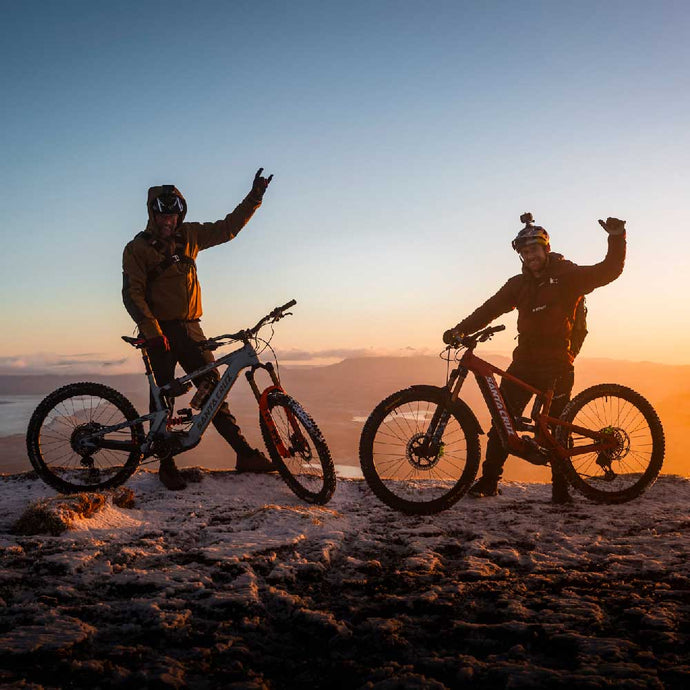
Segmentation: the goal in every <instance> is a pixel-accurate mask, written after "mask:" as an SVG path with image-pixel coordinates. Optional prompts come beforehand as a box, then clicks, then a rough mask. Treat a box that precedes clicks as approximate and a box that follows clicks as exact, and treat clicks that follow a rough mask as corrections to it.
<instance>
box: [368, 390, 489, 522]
mask: <svg viewBox="0 0 690 690" xmlns="http://www.w3.org/2000/svg"><path fill="white" fill-rule="evenodd" d="M437 413H438V414H437ZM432 419H434V420H439V419H441V422H440V423H441V425H443V424H445V428H443V427H441V428H442V431H443V433H442V435H441V436H440V438H437V439H433V438H430V437H431V436H433V434H434V431H433V430H429V424H430V422H431V421H432ZM436 434H437V436H438V435H439V434H438V430H437V432H436ZM479 456H480V451H479V434H478V425H477V423H476V420H475V419H474V417H473V416H472V415H471V414H470V413H469V412H467V410H465V408H464V407H461V406H460V405H452V404H451V403H450V401H449V400H448V394H447V392H446V390H445V389H442V388H436V387H434V386H414V387H412V388H406V389H404V390H401V391H398V392H397V393H393V394H392V395H390V396H389V397H387V398H386V399H385V400H383V401H382V402H381V403H379V404H378V406H377V407H376V408H374V410H373V411H372V413H371V414H370V415H369V418H368V419H367V421H366V423H365V424H364V429H363V430H362V436H361V438H360V443H359V458H360V463H361V465H362V472H363V474H364V478H365V479H366V481H367V484H368V485H369V487H370V488H371V490H372V491H373V492H374V494H375V495H376V496H377V497H378V498H379V499H380V500H381V501H383V502H384V503H385V504H386V505H388V506H390V507H391V508H394V509H395V510H399V511H401V512H403V513H407V514H411V515H431V514H434V513H438V512H440V511H442V510H445V509H446V508H449V507H450V506H452V505H453V504H454V503H455V502H456V501H458V500H459V499H460V498H461V497H462V496H463V495H464V494H465V493H466V492H467V490H468V489H469V488H470V486H471V484H472V481H473V480H474V478H475V476H476V474H477V470H478V469H479Z"/></svg>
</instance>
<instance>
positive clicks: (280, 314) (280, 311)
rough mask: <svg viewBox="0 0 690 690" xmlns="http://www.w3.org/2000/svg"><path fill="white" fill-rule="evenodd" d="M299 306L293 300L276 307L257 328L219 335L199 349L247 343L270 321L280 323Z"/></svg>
mask: <svg viewBox="0 0 690 690" xmlns="http://www.w3.org/2000/svg"><path fill="white" fill-rule="evenodd" d="M296 304H297V300H294V299H291V300H290V301H289V302H286V303H285V304H284V305H283V306H282V307H276V308H275V309H273V310H271V312H269V313H268V314H266V316H264V317H263V318H262V319H260V320H259V321H258V323H257V324H256V326H254V327H253V328H248V329H245V330H241V331H237V333H225V334H224V335H217V336H215V337H214V338H209V339H208V340H204V341H202V342H200V343H199V347H201V348H202V349H203V350H216V349H218V348H219V347H220V346H221V345H224V344H225V343H221V342H220V341H221V340H241V341H242V342H245V343H246V342H247V341H248V340H249V339H250V338H251V337H252V336H254V335H256V334H257V333H258V332H259V331H260V330H261V329H262V328H263V327H264V326H265V325H266V323H268V322H269V321H270V322H271V323H275V322H276V321H279V320H280V319H282V318H284V317H285V316H287V315H288V314H286V313H285V312H286V311H287V310H288V309H290V307H294V306H295V305H296Z"/></svg>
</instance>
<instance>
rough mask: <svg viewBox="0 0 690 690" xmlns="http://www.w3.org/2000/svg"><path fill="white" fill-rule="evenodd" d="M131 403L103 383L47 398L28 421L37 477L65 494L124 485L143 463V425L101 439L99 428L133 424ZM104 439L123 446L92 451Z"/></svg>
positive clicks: (68, 388)
mask: <svg viewBox="0 0 690 690" xmlns="http://www.w3.org/2000/svg"><path fill="white" fill-rule="evenodd" d="M138 417H139V414H138V413H137V411H136V409H135V408H134V406H133V405H132V403H130V402H129V400H127V398H125V397H124V396H123V395H122V394H121V393H118V392H117V391H116V390H113V389H112V388H109V387H108V386H103V385H101V384H99V383H72V384H70V385H68V386H63V387H62V388H58V389H57V390H56V391H54V392H53V393H51V394H50V395H48V396H47V397H46V398H44V399H43V400H42V401H41V402H40V403H39V405H38V407H37V408H36V410H35V411H34V413H33V415H32V416H31V419H30V420H29V427H28V430H27V434H26V447H27V451H28V454H29V460H30V461H31V464H32V465H33V468H34V469H35V470H36V473H37V474H38V476H39V477H40V478H41V479H42V480H43V481H44V482H46V484H49V485H50V486H52V487H53V488H54V489H57V490H58V491H59V492H61V493H75V492H79V491H97V490H101V489H110V488H113V487H115V486H119V485H120V484H122V483H123V482H125V481H126V480H127V479H129V477H130V476H131V475H132V474H133V473H134V471H135V470H136V469H137V467H138V465H139V461H140V460H141V452H140V450H139V449H140V446H141V443H142V442H143V440H144V427H143V425H142V424H141V423H138V424H131V425H127V426H125V427H123V428H121V429H118V430H116V431H112V432H108V433H107V434H104V435H102V436H99V435H98V432H99V430H101V429H104V428H106V427H112V426H116V425H118V424H122V423H127V422H133V421H135V420H136V419H137V418H138ZM90 438H96V439H102V440H103V442H104V443H107V442H114V443H113V445H114V446H117V445H118V444H121V447H115V448H104V447H90V448H88V449H87V447H86V446H85V445H84V441H85V440H88V439H90Z"/></svg>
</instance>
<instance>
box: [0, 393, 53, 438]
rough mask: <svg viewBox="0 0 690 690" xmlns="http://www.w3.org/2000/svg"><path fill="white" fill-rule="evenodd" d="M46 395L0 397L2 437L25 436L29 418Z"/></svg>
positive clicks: (0, 428) (0, 430) (0, 431)
mask: <svg viewBox="0 0 690 690" xmlns="http://www.w3.org/2000/svg"><path fill="white" fill-rule="evenodd" d="M43 398H45V395H0V436H11V435H12V434H25V433H26V427H27V425H28V424H29V418H30V417H31V415H32V414H33V411H34V410H35V409H36V405H38V403H40V402H41V400H43Z"/></svg>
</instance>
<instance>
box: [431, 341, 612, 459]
mask: <svg viewBox="0 0 690 690" xmlns="http://www.w3.org/2000/svg"><path fill="white" fill-rule="evenodd" d="M475 346H476V343H474V345H472V346H470V347H468V348H467V350H466V351H465V352H464V353H463V355H462V357H461V358H460V360H459V366H458V367H457V368H456V369H454V370H453V371H452V372H451V375H450V377H449V379H448V384H447V387H448V390H449V391H450V399H451V401H452V402H455V401H456V400H457V399H458V396H459V394H460V390H461V389H462V386H463V384H464V382H465V379H466V378H467V374H468V373H469V372H472V373H473V374H474V376H475V379H476V381H477V385H478V386H479V390H480V391H481V393H482V396H483V398H484V401H485V402H486V405H487V407H488V408H489V412H490V414H491V419H492V421H493V423H494V425H495V427H496V430H497V431H498V434H499V437H500V439H501V443H502V444H503V447H504V448H505V449H506V450H507V451H508V452H509V453H511V454H512V455H516V456H518V457H521V458H523V459H525V460H528V461H530V462H532V463H536V464H546V462H547V461H548V460H549V459H550V458H548V457H545V456H544V455H543V454H542V453H541V452H540V450H541V449H544V450H546V451H548V455H551V456H554V455H555V457H557V458H558V459H560V460H565V459H566V458H570V457H573V456H575V455H584V454H585V453H592V452H595V453H600V452H605V451H607V450H612V449H613V448H614V447H615V446H616V443H615V440H614V439H612V438H611V436H610V434H606V433H605V432H603V431H593V430H592V429H587V428H585V427H582V426H578V425H576V424H571V423H569V422H566V421H564V420H562V419H560V418H558V417H551V416H550V415H549V410H550V408H551V402H552V400H553V389H549V390H547V391H541V390H539V389H537V388H535V387H534V386H530V385H529V384H528V383H525V382H524V381H522V380H521V379H518V378H517V377H515V376H513V375H512V374H509V373H508V372H506V371H504V370H503V369H500V368H499V367H497V366H495V365H494V364H491V363H490V362H487V361H486V360H483V359H481V358H480V357H477V356H476V355H475V354H474V347H475ZM496 374H498V375H499V376H501V377H502V378H504V379H508V380H509V381H512V382H513V383H514V384H516V385H518V386H520V387H521V388H524V389H525V390H527V391H529V392H530V393H531V394H532V395H534V396H535V401H534V405H533V407H532V412H531V415H530V417H529V418H524V417H519V418H517V417H514V416H513V415H512V414H511V413H510V410H509V409H508V406H507V405H506V402H505V400H504V399H503V396H502V395H501V390H500V388H499V386H498V384H497V383H496V379H495V375H496ZM530 422H532V424H530ZM432 424H433V422H432ZM444 426H445V425H444ZM555 427H561V428H563V429H567V430H568V431H571V432H575V433H577V434H579V435H581V436H583V437H586V438H590V439H592V440H593V441H594V443H591V444H587V445H580V446H577V447H573V448H566V447H564V446H563V445H562V444H561V443H559V442H558V440H557V439H556V437H555V436H554V434H553V433H552V431H551V429H552V428H555ZM518 431H533V432H534V438H531V437H529V436H525V437H522V436H519V435H518ZM441 435H442V434H441Z"/></svg>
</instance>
